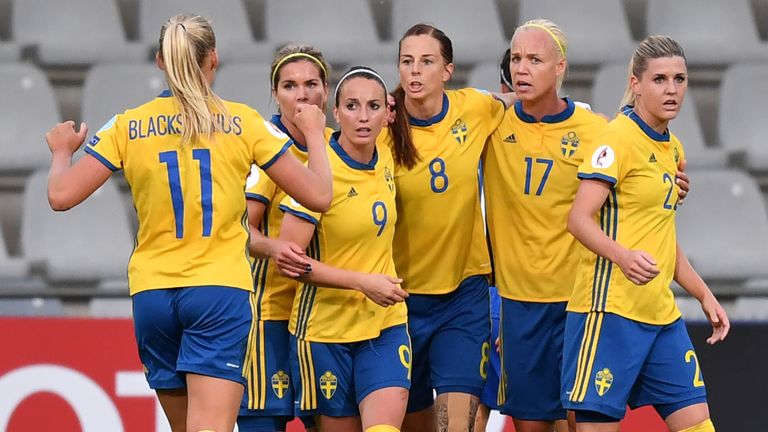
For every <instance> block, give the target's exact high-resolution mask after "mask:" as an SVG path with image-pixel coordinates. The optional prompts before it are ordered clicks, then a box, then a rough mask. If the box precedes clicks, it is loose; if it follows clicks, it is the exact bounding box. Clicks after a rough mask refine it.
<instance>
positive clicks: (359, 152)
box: [339, 134, 376, 164]
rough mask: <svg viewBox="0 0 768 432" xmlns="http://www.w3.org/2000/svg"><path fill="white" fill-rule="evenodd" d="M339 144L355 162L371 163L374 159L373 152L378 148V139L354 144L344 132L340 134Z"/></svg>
mask: <svg viewBox="0 0 768 432" xmlns="http://www.w3.org/2000/svg"><path fill="white" fill-rule="evenodd" d="M339 145H341V148H343V149H344V151H345V152H346V153H347V154H348V155H349V157H351V158H352V160H354V161H355V162H359V163H361V164H369V163H371V160H372V159H373V152H374V150H375V149H376V141H375V140H374V141H373V142H370V143H368V144H353V143H352V142H350V141H349V140H348V139H347V137H345V136H344V134H341V136H339Z"/></svg>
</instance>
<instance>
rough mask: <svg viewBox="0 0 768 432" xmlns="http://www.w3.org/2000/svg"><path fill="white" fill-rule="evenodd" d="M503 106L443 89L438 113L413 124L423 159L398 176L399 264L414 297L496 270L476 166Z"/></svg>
mask: <svg viewBox="0 0 768 432" xmlns="http://www.w3.org/2000/svg"><path fill="white" fill-rule="evenodd" d="M505 108H506V107H505V106H504V104H503V103H502V102H501V101H499V100H497V99H495V98H494V97H493V96H492V95H490V94H488V93H486V92H483V91H480V90H476V89H472V88H467V89H461V90H446V91H445V94H444V95H443V105H442V110H441V111H440V113H439V114H437V115H436V116H434V117H433V118H430V119H427V120H419V119H415V118H411V119H410V127H411V135H412V138H413V143H414V145H415V146H416V149H417V150H418V153H419V156H420V157H421V159H420V160H419V161H418V162H417V163H416V165H415V166H414V167H413V169H410V170H409V169H407V168H405V167H402V166H398V167H397V168H396V170H395V184H396V185H397V213H398V219H397V226H396V227H395V266H396V268H397V271H398V273H399V274H400V276H401V277H402V278H403V288H404V289H406V290H407V291H408V292H409V293H412V294H433V295H435V294H446V293H450V292H453V291H454V290H456V288H458V287H459V284H461V281H463V280H464V279H466V278H467V277H469V276H473V275H482V274H489V273H490V272H491V263H490V258H489V256H488V245H487V243H486V237H485V229H484V226H483V215H482V212H481V210H480V185H479V180H478V166H479V163H480V158H481V156H482V153H483V149H484V147H485V142H486V140H487V139H488V137H489V136H490V135H491V133H493V131H494V130H495V129H496V127H497V126H498V125H499V123H501V120H502V117H503V116H504V111H505ZM385 139H386V140H387V141H388V142H391V141H389V140H391V137H385Z"/></svg>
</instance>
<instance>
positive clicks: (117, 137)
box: [85, 114, 127, 172]
mask: <svg viewBox="0 0 768 432" xmlns="http://www.w3.org/2000/svg"><path fill="white" fill-rule="evenodd" d="M122 119H123V116H122V114H120V115H116V116H114V117H112V118H111V119H109V121H108V122H107V123H105V124H104V126H102V127H101V128H100V129H99V130H98V131H97V132H96V134H94V135H93V137H92V138H91V139H90V140H89V141H88V144H86V145H85V152H86V153H87V154H89V155H91V156H93V157H95V158H96V159H97V160H98V161H99V162H101V163H102V164H104V166H106V167H107V168H109V169H110V170H111V171H113V172H114V171H119V170H121V169H123V159H124V155H125V153H124V150H125V143H126V141H127V140H126V135H125V133H124V131H123V126H122V124H121V121H122Z"/></svg>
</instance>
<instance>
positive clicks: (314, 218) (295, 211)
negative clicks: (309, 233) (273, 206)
mask: <svg viewBox="0 0 768 432" xmlns="http://www.w3.org/2000/svg"><path fill="white" fill-rule="evenodd" d="M280 210H282V211H283V212H285V213H290V214H292V215H294V216H296V217H297V218H300V219H304V220H305V221H307V222H309V223H311V224H313V225H317V224H318V223H319V222H320V216H321V214H320V213H317V212H313V211H310V210H308V209H307V208H305V207H304V206H302V205H301V204H299V203H298V201H296V200H295V199H293V198H291V197H290V196H289V195H286V196H285V198H283V201H282V202H281V203H280Z"/></svg>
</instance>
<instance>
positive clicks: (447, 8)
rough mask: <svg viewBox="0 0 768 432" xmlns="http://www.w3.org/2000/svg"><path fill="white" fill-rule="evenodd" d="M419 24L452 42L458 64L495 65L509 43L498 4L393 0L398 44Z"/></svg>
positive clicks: (478, 0)
mask: <svg viewBox="0 0 768 432" xmlns="http://www.w3.org/2000/svg"><path fill="white" fill-rule="evenodd" d="M419 22H425V23H428V24H433V25H435V26H436V27H437V28H439V29H440V30H442V31H444V32H445V34H446V35H448V37H449V38H451V41H452V42H453V62H454V63H456V64H473V63H476V62H483V61H487V62H491V61H495V60H496V59H497V58H498V57H499V55H500V54H501V53H503V52H504V49H505V48H506V46H507V44H508V43H509V41H508V40H507V39H506V37H505V36H504V32H503V30H502V27H501V19H500V17H499V13H498V11H497V9H496V2H495V1H494V0H474V1H466V0H419V1H413V0H392V32H391V35H392V39H393V41H394V42H395V43H396V42H397V41H399V40H400V38H401V37H402V36H403V33H405V31H406V30H408V29H409V28H410V27H411V26H412V25H414V24H417V23H419Z"/></svg>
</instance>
